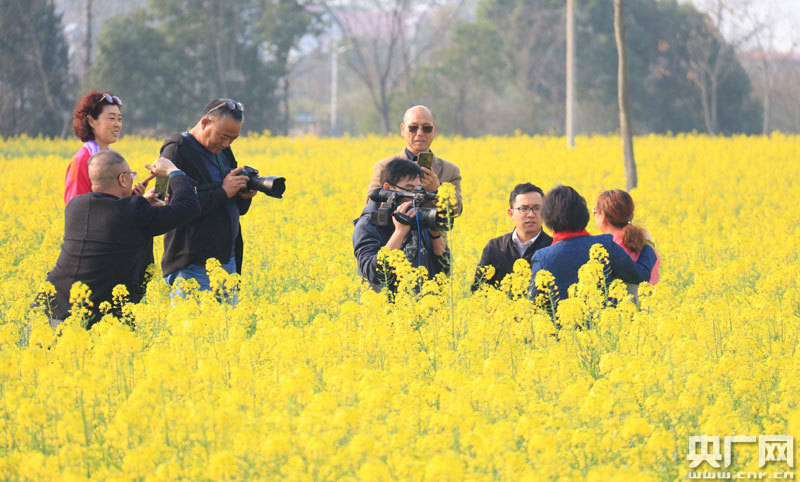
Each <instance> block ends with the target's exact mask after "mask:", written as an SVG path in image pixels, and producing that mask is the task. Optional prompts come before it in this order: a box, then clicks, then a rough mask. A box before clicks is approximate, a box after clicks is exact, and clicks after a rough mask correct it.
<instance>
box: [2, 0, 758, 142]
mask: <svg viewBox="0 0 800 482" xmlns="http://www.w3.org/2000/svg"><path fill="white" fill-rule="evenodd" d="M575 11H576V37H577V38H576V45H577V52H576V66H577V69H576V72H577V85H576V98H577V109H576V111H575V113H576V119H577V130H578V131H579V132H592V133H595V132H613V131H616V130H617V129H618V128H619V118H618V115H617V49H616V45H615V35H614V16H613V9H612V6H611V2H608V0H575ZM624 21H625V26H626V29H627V31H626V36H627V43H628V65H629V67H628V69H629V77H630V78H629V82H628V83H629V86H630V105H631V111H632V117H633V120H634V124H633V125H634V129H635V132H636V133H646V132H657V133H666V132H685V131H693V130H697V131H705V132H709V133H715V134H716V133H723V134H729V133H734V132H746V133H754V132H759V131H760V130H761V129H762V117H761V115H762V114H761V112H762V105H761V102H760V100H756V99H754V98H753V96H751V88H750V82H749V79H748V75H747V73H746V72H745V70H744V69H743V68H742V66H741V65H740V63H739V62H738V60H737V58H736V56H735V52H734V48H733V47H734V46H733V45H731V44H730V43H727V42H726V41H725V39H723V37H722V35H721V34H720V28H719V25H717V24H716V23H715V22H714V18H713V15H709V14H704V13H701V12H699V11H697V10H696V9H695V8H694V7H692V6H691V5H690V4H688V3H678V2H677V1H676V0H626V2H625V18H624ZM565 24H566V22H565V1H564V0H477V5H476V7H475V8H467V7H466V6H465V4H464V0H424V1H422V2H420V1H417V2H413V1H411V0H339V1H335V0H327V1H316V2H314V3H313V4H312V3H310V0H151V1H150V2H149V3H147V5H146V7H144V8H140V9H138V10H136V11H134V12H131V13H129V14H125V15H122V16H118V17H115V18H113V19H111V20H109V21H107V22H105V23H104V25H103V26H102V28H101V29H100V32H99V34H98V35H97V42H96V45H95V48H94V50H95V51H96V57H95V58H94V60H93V62H92V66H91V68H90V69H89V70H88V73H87V74H86V77H85V78H82V79H71V78H70V77H69V70H68V56H67V47H66V44H65V40H64V36H63V33H62V31H63V28H62V26H61V25H60V18H59V17H58V15H56V14H55V12H54V11H53V6H52V2H50V1H48V0H0V31H2V32H3V34H2V35H0V135H3V136H9V135H15V134H19V133H23V132H25V133H29V134H36V133H44V134H46V135H64V134H66V133H67V132H68V126H69V111H70V109H71V107H72V105H73V103H74V101H75V98H76V97H77V96H78V95H79V94H80V93H81V92H84V91H86V90H88V89H90V88H98V89H110V90H113V91H114V93H116V94H118V95H119V96H120V97H122V98H123V99H124V100H125V102H126V104H125V118H126V121H125V122H126V131H127V132H139V133H145V134H147V133H153V134H156V133H158V134H161V133H163V131H164V130H174V129H182V128H185V127H186V126H187V125H188V124H190V123H192V122H193V121H194V119H195V118H196V117H197V116H198V115H199V111H200V109H201V108H202V106H203V105H204V104H205V103H206V102H207V101H208V100H209V99H210V98H212V97H217V96H226V97H232V98H235V99H237V100H240V101H242V102H243V103H244V104H245V106H246V108H247V112H246V116H247V122H246V125H245V127H246V128H247V129H249V130H254V131H259V132H260V131H263V130H269V131H271V132H274V133H281V134H285V133H289V132H290V130H291V129H292V127H293V125H296V124H297V122H296V121H297V118H295V117H293V116H292V113H293V112H297V113H300V114H305V116H304V117H303V122H308V121H309V119H311V123H312V124H314V123H316V125H317V130H318V131H319V132H321V133H327V132H328V130H327V129H324V128H322V127H321V125H322V123H323V121H325V123H327V122H326V121H327V119H328V118H330V117H332V116H333V117H334V118H335V115H336V113H335V112H332V111H331V110H332V109H336V102H335V101H334V102H329V101H330V100H331V98H333V99H335V98H336V92H335V91H332V90H331V89H335V88H336V87H335V86H336V85H337V82H336V81H334V82H330V78H331V72H330V69H331V68H332V67H333V66H335V65H336V60H337V59H338V60H340V61H341V63H342V64H343V66H344V67H345V68H343V69H341V71H340V72H339V74H338V78H337V79H338V80H339V83H338V84H339V90H340V91H341V92H342V94H343V95H341V96H340V102H339V107H338V108H339V113H338V114H339V118H340V123H339V126H338V130H337V132H335V133H339V132H343V131H349V132H351V133H353V134H358V133H364V132H388V131H394V130H395V129H396V125H397V124H398V119H399V118H400V115H401V113H402V112H403V110H405V108H406V107H407V106H408V105H411V104H417V103H425V104H428V105H430V106H431V107H432V108H433V109H434V111H435V112H436V114H437V121H438V123H439V124H440V125H442V126H443V127H444V129H443V130H444V131H445V132H447V133H454V134H461V135H467V136H472V135H482V134H486V133H495V134H504V133H511V132H514V131H522V132H527V133H555V134H561V133H563V131H564V121H565V119H564V117H565V109H564V103H565V96H566V79H565V71H566V65H565V57H566V51H565V44H566V42H565V36H566V25H565ZM331 59H332V60H333V62H331V61H330V60H331ZM329 106H330V107H329ZM332 125H333V124H332Z"/></svg>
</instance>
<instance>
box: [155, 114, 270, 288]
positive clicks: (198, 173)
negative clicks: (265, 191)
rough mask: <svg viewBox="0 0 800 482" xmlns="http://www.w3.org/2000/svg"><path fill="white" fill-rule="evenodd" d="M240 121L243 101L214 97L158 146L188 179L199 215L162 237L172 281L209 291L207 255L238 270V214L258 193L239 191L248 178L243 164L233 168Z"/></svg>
mask: <svg viewBox="0 0 800 482" xmlns="http://www.w3.org/2000/svg"><path fill="white" fill-rule="evenodd" d="M243 120H244V108H243V107H242V104H240V103H239V102H236V101H234V100H231V99H215V100H213V101H211V103H209V104H208V105H207V106H206V107H205V109H203V115H202V117H201V119H200V120H199V121H198V122H197V124H195V125H194V127H192V128H191V129H190V130H189V131H187V132H184V133H182V134H175V135H173V136H171V137H169V138H168V139H167V140H166V141H164V145H162V146H161V155H162V156H164V157H166V158H167V159H170V160H171V161H172V162H174V163H175V165H176V166H177V167H178V168H179V169H181V170H182V171H184V172H185V173H186V175H187V176H189V178H190V179H191V180H192V183H193V184H194V186H195V188H196V189H197V197H198V198H199V200H200V208H201V211H200V216H198V217H197V218H195V219H194V220H192V221H191V222H190V223H188V224H186V225H184V226H181V227H179V228H177V229H175V230H174V231H170V232H168V233H167V234H166V236H164V256H163V258H162V259H161V270H162V272H163V273H164V278H165V279H166V280H167V282H168V283H169V284H170V285H172V284H173V283H174V282H175V281H176V280H177V279H181V278H182V279H189V278H191V279H195V280H197V282H198V284H199V285H200V288H201V289H209V288H210V286H209V285H210V283H209V279H208V274H207V273H206V260H208V259H209V258H216V259H217V260H219V262H220V263H221V264H222V267H223V268H224V269H225V270H226V271H227V272H228V273H234V272H236V273H241V272H242V255H243V254H244V243H243V241H242V232H241V225H240V224H239V217H240V216H241V215H243V214H245V213H247V211H248V209H250V202H251V199H252V197H253V196H255V194H256V191H253V190H250V191H243V190H244V189H245V188H246V186H247V181H248V178H247V176H243V175H241V171H242V168H241V167H237V165H236V158H234V156H233V151H231V148H230V145H231V143H232V142H233V141H234V140H235V139H236V138H237V137H238V136H239V131H240V130H241V128H242V122H243ZM171 187H172V186H170V190H171ZM170 202H171V201H170Z"/></svg>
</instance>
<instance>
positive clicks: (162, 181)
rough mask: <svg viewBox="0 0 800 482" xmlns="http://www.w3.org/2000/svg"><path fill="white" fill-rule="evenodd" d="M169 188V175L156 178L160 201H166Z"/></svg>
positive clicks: (157, 194)
mask: <svg viewBox="0 0 800 482" xmlns="http://www.w3.org/2000/svg"><path fill="white" fill-rule="evenodd" d="M167 189H169V178H168V177H157V178H156V198H158V199H159V200H160V201H164V200H165V199H166V198H167Z"/></svg>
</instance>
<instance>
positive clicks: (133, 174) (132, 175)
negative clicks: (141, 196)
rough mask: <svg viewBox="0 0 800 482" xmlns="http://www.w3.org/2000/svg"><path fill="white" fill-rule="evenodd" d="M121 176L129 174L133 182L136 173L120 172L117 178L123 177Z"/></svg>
mask: <svg viewBox="0 0 800 482" xmlns="http://www.w3.org/2000/svg"><path fill="white" fill-rule="evenodd" d="M123 174H130V176H131V181H133V180H134V179H136V173H135V172H133V171H122V172H120V173H119V175H117V177H119V176H121V175H123Z"/></svg>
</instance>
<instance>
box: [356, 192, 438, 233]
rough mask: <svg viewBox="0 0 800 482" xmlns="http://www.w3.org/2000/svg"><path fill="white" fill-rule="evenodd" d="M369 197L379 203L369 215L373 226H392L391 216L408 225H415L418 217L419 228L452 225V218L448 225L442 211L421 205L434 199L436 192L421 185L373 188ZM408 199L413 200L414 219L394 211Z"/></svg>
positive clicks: (436, 227)
mask: <svg viewBox="0 0 800 482" xmlns="http://www.w3.org/2000/svg"><path fill="white" fill-rule="evenodd" d="M369 198H370V199H372V200H373V201H375V202H378V203H380V206H378V210H377V211H374V212H372V213H370V215H369V222H370V223H372V224H373V225H375V226H392V225H393V224H394V222H393V221H392V218H394V219H397V220H398V221H399V222H400V223H401V224H406V225H410V226H415V225H416V223H417V221H416V219H418V220H419V226H420V228H428V229H432V230H434V231H447V230H448V229H450V227H451V226H452V220H451V222H450V223H449V225H448V222H447V218H446V215H445V213H444V211H439V210H438V209H437V208H435V207H434V208H431V207H427V206H423V205H422V204H423V203H426V202H429V201H434V200H436V193H434V192H428V191H426V190H425V189H424V188H423V187H422V186H417V187H416V188H415V189H414V190H413V191H390V190H384V189H375V190H374V191H372V192H371V193H370V194H369ZM408 199H413V200H414V207H415V211H416V215H415V217H416V219H415V218H410V217H408V216H406V215H404V214H401V213H398V212H395V211H396V210H397V208H398V206H400V204H402V203H403V202H405V201H406V200H408Z"/></svg>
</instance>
